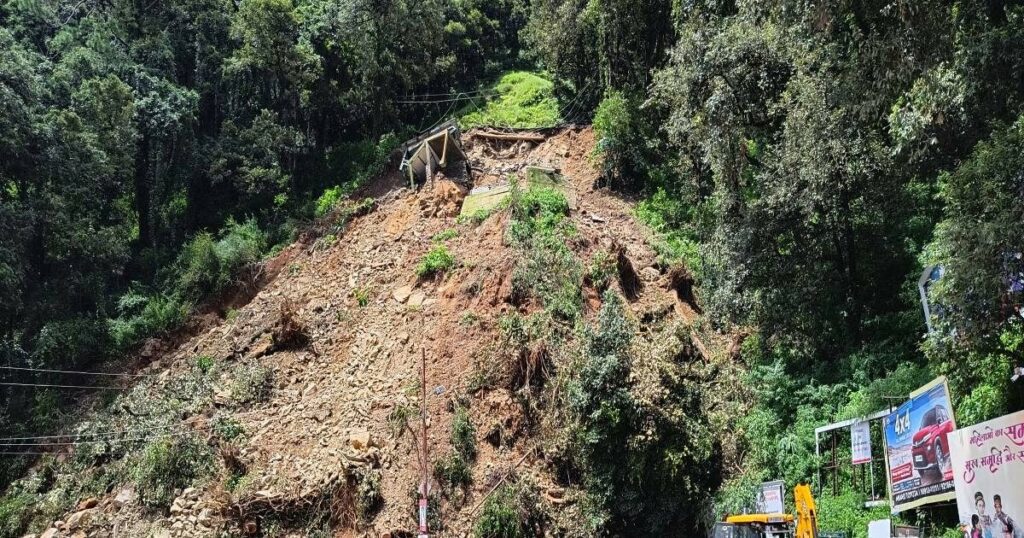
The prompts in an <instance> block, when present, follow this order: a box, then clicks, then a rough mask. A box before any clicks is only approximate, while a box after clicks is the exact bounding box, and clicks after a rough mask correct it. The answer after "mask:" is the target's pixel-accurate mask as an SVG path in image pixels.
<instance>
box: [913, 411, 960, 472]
mask: <svg viewBox="0 0 1024 538" xmlns="http://www.w3.org/2000/svg"><path fill="white" fill-rule="evenodd" d="M951 431H953V420H952V419H951V418H949V412H948V411H946V408H945V407H943V406H941V405H936V406H935V407H933V408H931V409H929V410H928V411H926V412H925V414H924V416H923V417H921V426H920V427H919V428H918V429H917V432H915V433H914V450H913V454H914V469H917V472H918V473H919V474H922V475H923V474H924V473H925V472H926V471H927V470H929V469H935V470H936V471H938V472H939V473H942V471H943V468H944V467H947V466H948V463H949V462H948V458H949V441H947V440H946V434H948V433H949V432H951Z"/></svg>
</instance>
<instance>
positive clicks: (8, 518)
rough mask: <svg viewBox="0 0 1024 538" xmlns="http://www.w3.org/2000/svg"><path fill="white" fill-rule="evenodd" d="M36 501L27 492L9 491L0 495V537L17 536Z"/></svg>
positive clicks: (26, 522)
mask: <svg viewBox="0 0 1024 538" xmlns="http://www.w3.org/2000/svg"><path fill="white" fill-rule="evenodd" d="M35 503H36V501H35V498H34V497H33V496H32V495H29V494H27V493H22V492H18V493H9V494H7V495H5V496H3V497H0V538H18V537H19V536H21V535H22V532H23V531H24V530H25V527H26V526H27V525H28V523H29V521H30V520H31V518H32V507H33V506H34V505H35Z"/></svg>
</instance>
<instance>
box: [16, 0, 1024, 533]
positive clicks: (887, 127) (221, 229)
mask: <svg viewBox="0 0 1024 538" xmlns="http://www.w3.org/2000/svg"><path fill="white" fill-rule="evenodd" d="M511 70H526V71H533V72H536V73H539V74H541V75H543V76H544V77H546V78H548V79H550V80H551V82H552V83H553V89H552V90H551V91H552V95H553V96H554V98H555V99H557V106H558V108H559V110H560V112H561V117H560V118H557V121H564V122H574V123H587V124H589V123H592V124H593V125H594V129H595V131H596V132H597V134H598V136H599V145H598V149H597V151H596V152H595V155H594V158H595V159H597V160H598V162H600V166H601V167H602V171H603V187H605V188H609V189H613V190H615V191H618V192H620V193H622V194H623V195H624V196H629V197H635V198H637V199H639V200H640V202H639V204H638V208H637V216H638V218H640V219H641V220H642V221H644V222H645V223H646V224H647V225H648V226H649V227H650V228H651V229H652V230H653V231H654V233H655V234H656V237H657V243H658V244H657V246H658V250H659V256H660V257H661V258H662V259H663V262H664V264H665V265H666V266H667V265H673V264H678V263H684V264H685V265H686V267H687V268H688V270H689V272H690V273H691V274H692V275H693V278H694V281H695V283H696V290H697V291H696V297H697V301H698V303H699V305H700V308H701V310H702V323H704V324H705V329H706V330H708V331H713V332H718V333H725V334H731V335H735V337H736V341H737V346H736V347H737V349H736V350H735V355H736V357H737V359H736V360H737V361H740V362H741V363H742V364H743V365H744V368H745V369H746V371H747V375H746V377H745V378H744V380H743V382H744V383H745V384H747V385H749V387H751V389H752V391H753V392H754V394H756V403H755V404H754V408H753V411H752V412H751V413H749V414H747V415H746V416H742V417H736V424H735V428H736V430H737V431H739V432H740V436H739V439H740V441H739V442H740V443H741V444H742V446H740V447H736V452H737V453H741V454H743V455H744V456H743V460H742V462H740V463H741V466H740V467H741V472H737V470H736V469H728V470H725V471H723V474H724V477H725V481H724V483H723V484H721V487H720V488H716V489H718V492H717V493H716V494H715V507H714V511H716V512H717V513H718V514H720V513H724V512H725V511H728V510H735V509H742V508H743V507H744V506H748V505H749V503H750V500H751V496H752V495H753V489H752V485H753V484H755V483H758V482H760V481H762V480H769V479H783V480H785V481H786V483H787V484H794V483H797V482H799V481H807V480H810V479H811V478H812V477H813V476H814V473H815V470H816V469H817V464H818V462H817V461H816V460H815V457H814V436H813V429H814V428H815V427H817V426H820V425H821V424H825V423H827V422H831V421H834V420H838V419H845V418H851V417H855V416H862V415H864V414H867V413H869V412H873V411H876V410H878V409H881V408H883V407H885V406H886V405H888V403H889V400H887V399H886V398H889V397H891V396H892V395H906V394H907V393H909V392H910V391H911V390H912V389H914V388H916V387H918V386H920V385H921V384H922V383H923V382H925V381H927V380H929V379H931V378H933V377H935V376H937V375H945V376H947V377H948V378H949V380H950V386H951V391H952V394H953V399H954V403H955V413H956V417H957V420H958V422H960V423H962V424H972V423H975V422H977V421H981V420H986V419H989V418H993V417H996V416H999V415H1002V414H1005V413H1007V412H1010V411H1014V410H1019V409H1022V408H1024V385H1022V383H1024V381H1021V382H1017V383H1016V384H1014V383H1013V382H1011V381H1010V375H1011V373H1012V369H1013V367H1014V366H1020V365H1022V364H1024V310H1022V304H1024V291H1022V288H1024V257H1022V252H1024V2H1019V1H1014V0H981V1H978V0H976V1H961V0H956V1H949V0H947V1H939V0H917V1H907V0H886V1H881V0H829V1H814V2H812V1H807V0H779V1H771V2H761V1H749V0H633V1H624V0H422V1H412V0H233V1H224V0H166V1H163V2H145V1H143V0H84V1H75V2H70V1H65V0H4V1H3V2H2V3H0V183H2V185H3V189H2V191H0V197H2V198H0V199H2V203H0V231H2V235H0V331H2V338H3V340H2V343H0V357H2V358H0V365H4V366H7V367H14V368H23V367H30V368H37V369H67V370H81V369H96V368H98V367H100V366H101V365H103V364H108V363H110V362H112V361H113V362H116V361H118V360H120V359H122V358H123V357H125V356H126V354H128V353H130V352H132V351H134V350H137V349H138V348H139V346H140V345H141V344H142V343H143V342H144V341H145V340H146V339H147V338H150V337H153V336H159V335H166V334H168V333H170V332H172V331H174V330H175V329H177V328H178V327H180V326H181V325H182V324H183V323H185V321H186V320H187V319H188V317H189V316H190V314H191V313H193V312H194V311H195V310H196V309H197V308H200V306H201V305H202V304H203V303H204V301H209V300H210V299H211V298H212V297H215V296H216V295H217V294H218V293H222V292H224V291H225V290H227V289H229V288H231V287H233V286H238V285H239V283H240V282H242V281H243V280H245V279H246V278H251V275H246V274H245V269H246V267H247V266H248V265H249V264H250V263H251V262H253V261H256V260H259V259H262V258H264V257H266V256H269V255H272V254H273V253H274V252H276V251H277V250H279V249H280V248H283V246H284V245H287V244H288V243H290V242H291V241H293V240H294V239H295V238H296V237H297V236H298V234H299V233H300V232H301V230H302V229H303V227H304V226H306V225H308V224H309V223H310V222H312V221H314V220H315V219H317V218H318V217H322V216H323V215H324V214H325V213H326V212H328V211H329V210H330V208H331V206H332V205H333V204H334V203H335V202H336V201H337V200H338V199H340V198H342V197H344V196H347V195H349V194H351V193H353V192H355V191H356V190H357V189H358V188H359V187H360V186H363V185H365V184H366V182H367V181H369V180H370V179H372V178H373V177H374V176H375V175H377V174H378V173H379V172H380V171H381V170H382V167H383V166H384V165H385V163H386V162H387V161H388V159H389V156H390V155H391V154H392V151H393V150H394V149H395V147H397V143H398V141H399V140H402V139H404V138H407V137H408V136H411V135H412V134H414V133H416V132H418V131H420V130H422V129H424V128H427V127H430V126H432V125H436V123H437V122H438V121H440V120H442V119H444V118H446V117H447V116H448V115H450V114H451V113H452V111H453V110H455V109H457V108H460V107H462V106H464V105H468V100H460V98H451V97H453V96H458V95H463V96H465V95H468V94H472V93H474V92H476V93H483V94H486V92H488V91H489V89H490V88H492V87H493V85H494V84H495V82H496V81H497V80H498V79H499V78H500V77H501V75H502V74H504V73H507V72H509V71H511ZM518 126H521V127H534V126H536V127H542V126H543V127H547V126H548V125H529V124H521V125H518ZM933 264H938V265H941V266H942V267H943V268H944V271H945V273H944V276H943V278H942V279H941V280H940V281H939V282H938V283H936V285H935V287H934V289H933V294H932V296H931V300H932V301H933V303H934V305H936V307H935V308H934V310H935V311H936V315H935V316H934V319H933V320H932V321H933V323H934V324H935V331H934V333H932V334H930V335H928V336H925V335H926V329H925V323H924V319H923V316H922V312H921V305H920V303H919V298H918V290H917V281H918V278H919V276H920V275H921V271H922V270H923V269H924V268H925V267H927V266H930V265H933ZM53 379H54V378H53V377H47V376H46V375H34V374H30V373H29V372H25V371H19V370H10V369H8V370H4V371H2V373H0V380H2V381H5V382H7V383H14V384H17V383H47V382H51V383H52V382H53ZM0 389H2V390H0V432H2V433H3V434H4V435H5V436H15V435H32V434H35V433H38V432H48V431H52V429H53V428H54V427H55V426H56V424H55V423H54V421H55V420H57V417H58V416H59V410H60V409H61V408H62V407H63V406H66V405H68V403H69V402H68V401H66V400H65V399H62V398H63V397H64V396H65V393H62V392H59V391H56V390H54V391H46V390H37V389H30V388H26V387H18V386H3V387H0ZM30 464H31V460H29V459H27V458H6V459H5V461H4V462H3V463H0V484H7V483H9V482H10V481H11V480H13V479H14V478H17V477H18V476H20V475H21V473H23V472H24V470H25V468H26V466H28V465H30ZM879 483H880V484H881V482H879ZM613 496H614V495H613ZM611 513H612V514H613V516H612V517H613V518H614V517H627V516H625V515H621V514H618V515H616V513H615V512H614V511H612V512H611ZM706 515H707V514H704V513H700V514H690V515H689V517H692V518H694V519H697V518H703V517H705V516H706ZM628 517H638V516H637V514H632V515H629V516H628ZM909 517H911V518H914V517H915V516H913V515H911V516H909ZM918 517H919V518H920V519H921V520H924V521H926V522H927V521H928V517H929V516H928V515H927V514H921V515H919V516H918ZM667 520H668V521H669V522H671V521H672V519H671V518H667ZM620 523H621V522H620ZM620 523H615V522H614V521H612V522H610V523H608V527H607V528H608V529H613V531H612V532H614V529H616V528H619V527H617V525H619V524H620ZM938 524H940V525H949V524H951V521H939V522H938Z"/></svg>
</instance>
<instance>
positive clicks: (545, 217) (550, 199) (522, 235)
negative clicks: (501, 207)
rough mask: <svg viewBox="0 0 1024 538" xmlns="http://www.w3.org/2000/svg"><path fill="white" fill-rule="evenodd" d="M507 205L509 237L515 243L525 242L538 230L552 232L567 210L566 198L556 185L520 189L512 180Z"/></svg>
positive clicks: (543, 232) (544, 232) (536, 233)
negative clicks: (510, 215) (508, 208)
mask: <svg viewBox="0 0 1024 538" xmlns="http://www.w3.org/2000/svg"><path fill="white" fill-rule="evenodd" d="M509 206H510V207H511V209H512V222H511V223H510V224H509V237H510V239H511V240H512V242H513V243H515V244H523V243H526V242H528V241H529V240H530V239H531V238H532V237H533V236H535V235H538V234H551V233H554V232H555V231H556V230H557V228H558V226H559V224H561V223H562V221H563V220H564V219H565V217H566V216H567V215H568V214H569V202H568V201H567V200H566V199H565V195H564V194H562V193H561V192H560V191H558V190H557V189H553V188H550V187H531V188H530V189H528V190H525V191H524V190H522V189H521V188H519V185H518V183H515V182H514V183H513V185H512V193H511V196H509Z"/></svg>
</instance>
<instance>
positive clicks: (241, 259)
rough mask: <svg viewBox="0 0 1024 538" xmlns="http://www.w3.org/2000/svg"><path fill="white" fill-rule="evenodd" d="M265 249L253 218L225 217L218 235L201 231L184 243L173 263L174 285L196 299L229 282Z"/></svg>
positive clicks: (264, 242) (185, 295)
mask: <svg viewBox="0 0 1024 538" xmlns="http://www.w3.org/2000/svg"><path fill="white" fill-rule="evenodd" d="M266 249H267V236H266V234H265V233H263V231H262V230H260V228H259V225H258V224H257V223H256V221H255V220H252V219H250V220H247V221H245V222H244V223H239V222H236V221H235V220H233V219H228V221H227V223H226V224H225V225H224V229H223V230H221V237H220V239H218V240H216V241H214V239H213V236H212V235H211V234H209V233H205V232H204V233H200V234H198V235H196V236H195V237H193V238H192V240H191V241H189V242H187V243H185V246H184V247H182V249H181V253H179V254H178V258H177V260H176V261H175V263H174V266H173V273H174V274H176V275H177V278H176V279H175V282H174V289H175V291H176V292H178V293H179V294H181V296H182V297H185V298H187V299H189V300H192V301H199V300H201V299H202V298H204V297H206V296H207V295H209V294H211V293H215V292H218V291H220V290H222V289H223V288H224V287H226V286H227V285H228V284H230V283H231V281H232V279H234V278H235V276H236V274H237V273H238V272H239V271H240V270H241V269H242V268H243V267H245V266H246V265H248V264H251V263H254V262H257V261H259V260H260V258H261V257H262V256H263V252H264V251H265V250H266Z"/></svg>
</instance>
